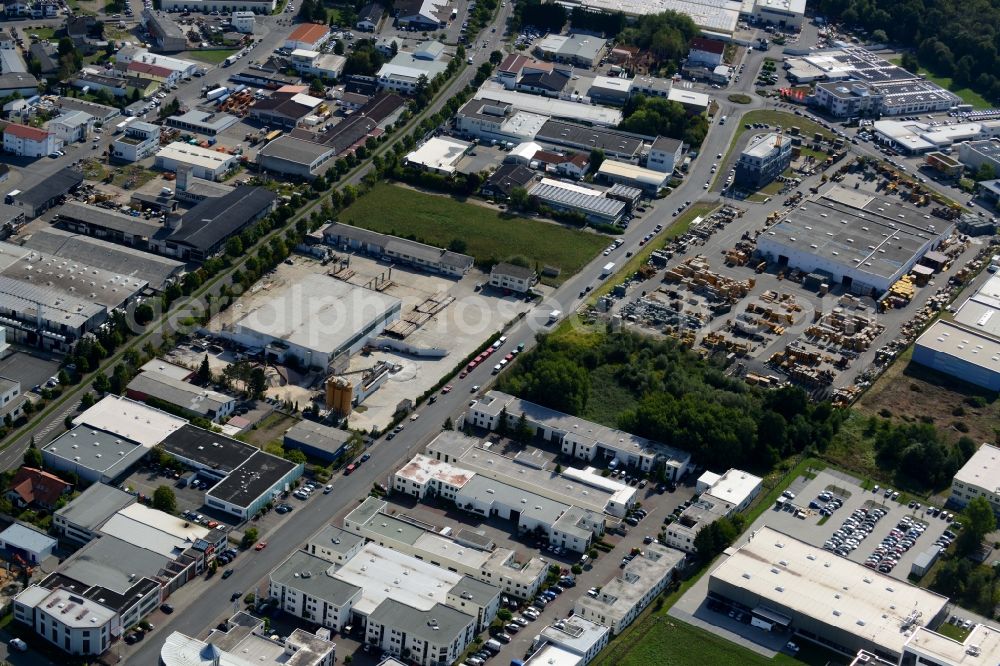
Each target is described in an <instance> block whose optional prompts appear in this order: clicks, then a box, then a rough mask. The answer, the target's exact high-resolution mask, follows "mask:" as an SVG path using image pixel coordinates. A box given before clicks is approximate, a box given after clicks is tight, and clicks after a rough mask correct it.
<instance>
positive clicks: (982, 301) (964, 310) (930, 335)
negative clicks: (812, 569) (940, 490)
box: [913, 275, 1000, 507]
mask: <svg viewBox="0 0 1000 666" xmlns="http://www.w3.org/2000/svg"><path fill="white" fill-rule="evenodd" d="M913 362H914V363H919V364H921V365H925V366H927V367H929V368H933V369H934V370H937V371H938V372H943V373H945V374H947V375H951V376H952V377H956V378H958V379H961V380H962V381H965V382H968V383H970V384H975V385H976V386H981V387H983V388H985V389H989V390H991V391H997V390H1000V277H998V276H997V275H994V276H992V277H991V278H990V279H989V280H987V281H986V283H985V284H983V286H982V287H980V288H979V290H978V291H976V293H975V294H973V295H972V296H971V297H969V299H968V300H966V301H965V303H963V304H962V305H961V306H960V307H959V308H958V310H957V311H956V312H955V314H954V316H953V317H952V318H951V319H950V320H947V319H939V320H937V321H936V322H934V323H933V324H931V325H930V327H929V328H928V329H927V330H926V331H924V333H923V334H922V335H921V336H920V337H919V338H917V341H916V343H915V344H914V347H913ZM996 506H998V507H1000V501H998V502H997V504H996Z"/></svg>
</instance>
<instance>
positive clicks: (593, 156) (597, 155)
mask: <svg viewBox="0 0 1000 666" xmlns="http://www.w3.org/2000/svg"><path fill="white" fill-rule="evenodd" d="M603 163H604V151H603V150H601V149H600V148H594V149H593V150H591V151H590V166H589V167H588V171H589V172H590V173H597V170H598V169H600V168H601V164H603Z"/></svg>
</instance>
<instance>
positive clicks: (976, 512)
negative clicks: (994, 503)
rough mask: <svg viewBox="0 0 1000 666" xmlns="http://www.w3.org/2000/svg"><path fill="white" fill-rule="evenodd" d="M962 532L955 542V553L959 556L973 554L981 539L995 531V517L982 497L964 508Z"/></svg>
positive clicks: (973, 500)
mask: <svg viewBox="0 0 1000 666" xmlns="http://www.w3.org/2000/svg"><path fill="white" fill-rule="evenodd" d="M963 523H964V524H963V525H962V532H961V533H960V534H959V535H958V540H957V541H956V542H955V552H956V554H958V555H960V556H967V555H971V554H972V553H974V552H975V551H976V550H977V549H978V548H979V544H981V543H982V542H983V538H984V537H985V536H986V535H987V534H989V533H990V532H992V531H993V530H995V529H996V527H997V522H996V515H995V514H994V513H993V509H992V508H991V507H990V503H989V502H988V501H987V500H986V499H985V498H983V497H976V498H973V499H972V500H970V501H969V504H968V505H967V506H966V507H965V515H964V521H963Z"/></svg>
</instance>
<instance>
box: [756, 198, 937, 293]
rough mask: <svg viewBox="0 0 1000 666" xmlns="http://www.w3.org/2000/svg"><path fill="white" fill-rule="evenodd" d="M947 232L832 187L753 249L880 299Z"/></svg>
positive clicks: (900, 209) (919, 214) (906, 211)
mask: <svg viewBox="0 0 1000 666" xmlns="http://www.w3.org/2000/svg"><path fill="white" fill-rule="evenodd" d="M951 229H952V225H951V223H950V222H947V221H946V220H942V219H940V218H936V217H931V216H930V215H927V214H925V213H924V211H921V210H917V209H916V208H912V207H910V206H908V205H906V204H903V203H901V202H900V201H899V200H898V199H886V198H883V197H879V196H875V195H872V194H868V193H866V192H860V191H858V190H847V189H844V188H842V187H839V186H836V187H833V188H832V189H830V190H828V191H827V192H825V193H824V194H822V195H820V196H818V197H815V198H813V199H809V200H807V201H804V202H802V203H801V204H800V205H799V206H798V207H796V208H795V209H793V210H792V211H791V212H790V213H789V214H788V216H787V217H785V219H784V220H782V221H781V222H779V223H778V224H776V225H774V226H773V227H771V228H770V229H768V230H767V231H765V232H764V233H763V234H761V235H760V236H759V237H758V238H757V249H758V251H759V252H760V253H761V254H762V255H764V256H765V257H767V258H768V259H769V260H770V261H776V262H778V264H779V265H782V266H789V267H792V268H798V269H799V270H802V271H805V272H807V273H811V272H817V271H819V272H826V273H829V275H830V279H831V280H832V281H833V282H835V283H840V284H842V285H843V286H844V289H845V290H847V291H851V292H853V293H856V294H864V295H871V296H880V295H881V294H883V293H884V292H885V291H887V290H888V289H889V287H890V286H891V285H892V284H893V283H894V282H896V281H897V280H899V278H901V277H902V276H903V275H905V274H906V273H907V272H908V271H909V270H910V269H911V268H912V267H913V265H914V264H915V263H917V261H918V260H919V259H920V258H921V257H923V256H924V254H925V253H927V252H928V251H929V250H933V249H934V248H935V247H937V245H938V243H940V242H941V240H943V239H944V238H945V237H947V236H948V234H949V233H951Z"/></svg>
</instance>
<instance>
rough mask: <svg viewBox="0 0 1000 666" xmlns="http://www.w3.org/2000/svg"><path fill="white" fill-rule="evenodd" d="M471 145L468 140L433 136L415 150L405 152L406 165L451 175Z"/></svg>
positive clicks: (470, 148)
mask: <svg viewBox="0 0 1000 666" xmlns="http://www.w3.org/2000/svg"><path fill="white" fill-rule="evenodd" d="M472 147H473V146H472V144H471V143H469V142H468V141H461V140H460V139H453V138H451V137H441V136H435V137H431V138H430V139H428V140H427V141H425V142H424V143H423V144H422V145H420V147H418V148H417V149H416V150H413V151H411V152H409V153H407V155H406V157H405V160H406V164H407V165H408V166H413V167H417V168H418V169H423V170H424V171H430V172H431V173H437V174H441V175H443V176H451V175H452V174H454V173H455V170H456V168H457V166H458V163H459V162H460V161H461V160H462V158H463V157H465V155H466V154H467V153H468V152H469V151H470V150H472Z"/></svg>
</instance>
